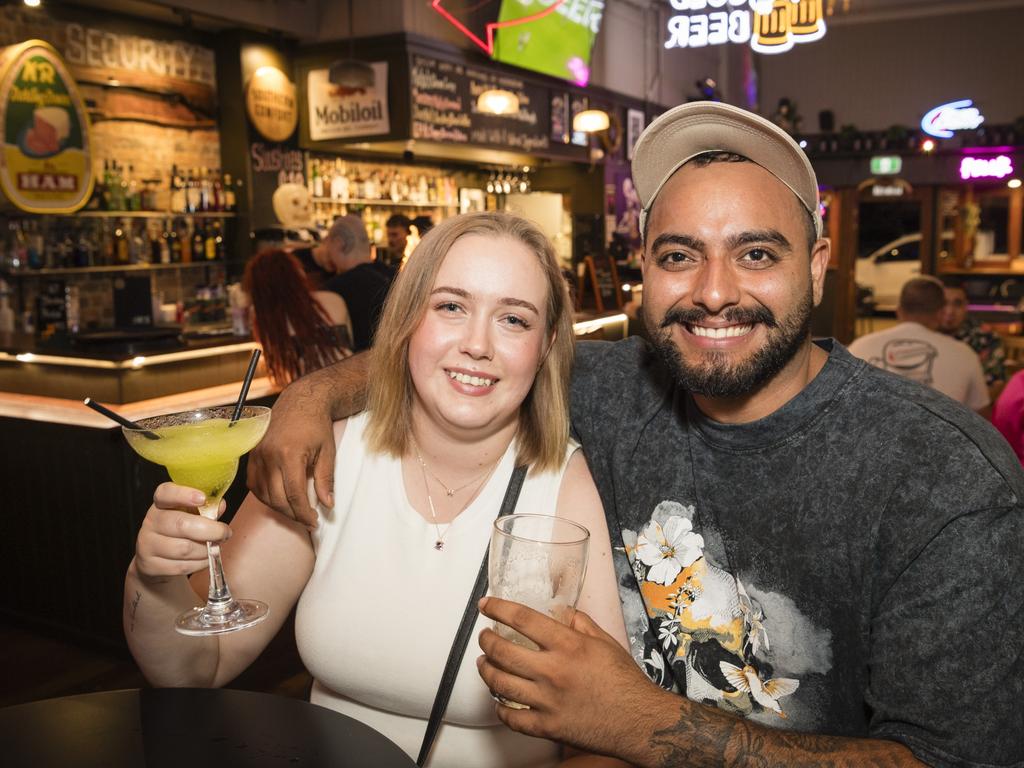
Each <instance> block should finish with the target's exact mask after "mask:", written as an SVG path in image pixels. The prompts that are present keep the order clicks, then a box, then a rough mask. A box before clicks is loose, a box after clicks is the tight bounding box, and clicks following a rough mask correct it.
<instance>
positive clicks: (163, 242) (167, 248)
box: [154, 219, 171, 264]
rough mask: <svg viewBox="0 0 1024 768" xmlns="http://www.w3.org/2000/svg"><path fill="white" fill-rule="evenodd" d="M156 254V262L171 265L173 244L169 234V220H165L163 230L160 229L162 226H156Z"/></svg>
mask: <svg viewBox="0 0 1024 768" xmlns="http://www.w3.org/2000/svg"><path fill="white" fill-rule="evenodd" d="M156 237H157V243H156V253H157V258H156V259H154V261H158V262H159V263H161V264H170V263H171V243H170V236H169V234H168V232H167V219H164V223H163V229H160V225H159V224H157V226H156Z"/></svg>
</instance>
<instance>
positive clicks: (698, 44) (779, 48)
mask: <svg viewBox="0 0 1024 768" xmlns="http://www.w3.org/2000/svg"><path fill="white" fill-rule="evenodd" d="M669 5H671V6H672V10H674V11H679V12H680V13H677V14H676V15H674V16H672V17H670V18H669V20H668V39H667V40H666V41H665V47H666V48H703V47H705V46H709V45H725V44H726V43H739V44H744V45H745V44H749V45H750V47H751V48H753V49H754V50H755V51H757V52H758V53H785V52H786V51H788V50H790V49H791V48H792V47H793V46H794V45H795V44H797V43H810V42H814V41H815V40H820V39H821V38H823V37H824V36H825V18H824V14H823V11H822V0H669Z"/></svg>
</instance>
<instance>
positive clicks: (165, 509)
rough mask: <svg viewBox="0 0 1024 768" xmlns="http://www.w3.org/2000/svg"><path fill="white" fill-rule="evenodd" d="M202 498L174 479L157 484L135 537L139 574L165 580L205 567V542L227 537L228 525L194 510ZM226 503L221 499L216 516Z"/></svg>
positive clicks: (229, 535) (148, 577)
mask: <svg viewBox="0 0 1024 768" xmlns="http://www.w3.org/2000/svg"><path fill="white" fill-rule="evenodd" d="M205 500H206V497H205V496H204V495H203V493H202V492H200V491H197V490H195V489H194V488H186V487H185V486H182V485H176V484H174V483H162V484H161V485H160V486H158V487H157V489H156V492H155V493H154V494H153V504H152V506H150V508H149V510H148V511H147V512H146V517H145V519H144V520H143V521H142V528H141V529H140V530H139V536H138V538H137V539H136V541H135V568H136V570H137V571H138V573H139V576H140V577H141V578H143V579H148V580H153V581H166V580H167V579H169V578H173V577H175V576H188V575H190V574H193V573H195V572H196V571H200V570H204V569H205V568H206V567H207V563H208V557H207V549H206V543H207V542H211V543H214V544H219V543H223V542H225V541H227V540H228V539H229V538H230V537H231V529H230V528H229V527H228V526H227V524H226V523H222V522H220V521H219V520H210V519H209V518H206V517H203V516H202V515H199V514H196V507H198V506H199V505H201V504H202V503H203V502H204V501H205ZM226 507H227V505H226V503H225V502H224V501H221V503H220V508H219V509H218V511H217V515H218V517H219V516H220V515H222V514H223V513H224V510H225V509H226Z"/></svg>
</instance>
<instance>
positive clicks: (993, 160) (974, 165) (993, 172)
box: [960, 155, 1013, 181]
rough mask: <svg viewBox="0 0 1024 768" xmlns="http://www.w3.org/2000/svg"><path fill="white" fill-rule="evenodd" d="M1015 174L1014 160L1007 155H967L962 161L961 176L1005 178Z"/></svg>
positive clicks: (964, 178) (963, 177) (969, 177)
mask: <svg viewBox="0 0 1024 768" xmlns="http://www.w3.org/2000/svg"><path fill="white" fill-rule="evenodd" d="M1012 174H1013V161H1012V160H1011V159H1010V158H1009V157H1007V156H1006V155H999V156H998V157H965V158H964V159H963V160H961V161H960V178H961V179H963V180H964V181H967V180H968V179H1005V178H1006V177H1007V176H1010V175H1012Z"/></svg>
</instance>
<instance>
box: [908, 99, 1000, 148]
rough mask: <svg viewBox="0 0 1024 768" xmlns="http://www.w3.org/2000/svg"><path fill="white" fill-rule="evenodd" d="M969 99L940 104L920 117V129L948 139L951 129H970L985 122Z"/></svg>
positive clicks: (930, 134)
mask: <svg viewBox="0 0 1024 768" xmlns="http://www.w3.org/2000/svg"><path fill="white" fill-rule="evenodd" d="M973 105H974V102H973V101H971V100H970V99H961V100H960V101H951V102H949V103H948V104H942V105H940V106H938V107H936V108H935V109H932V110H929V112H928V113H927V114H926V115H925V116H924V117H923V118H921V130H922V131H924V132H925V133H927V134H928V135H929V136H934V137H935V138H937V139H949V138H952V136H953V131H971V130H974V129H975V128H977V127H978V126H979V125H981V124H982V123H983V122H985V116H984V115H983V114H981V112H979V111H978V108H977V107H975V106H973Z"/></svg>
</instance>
